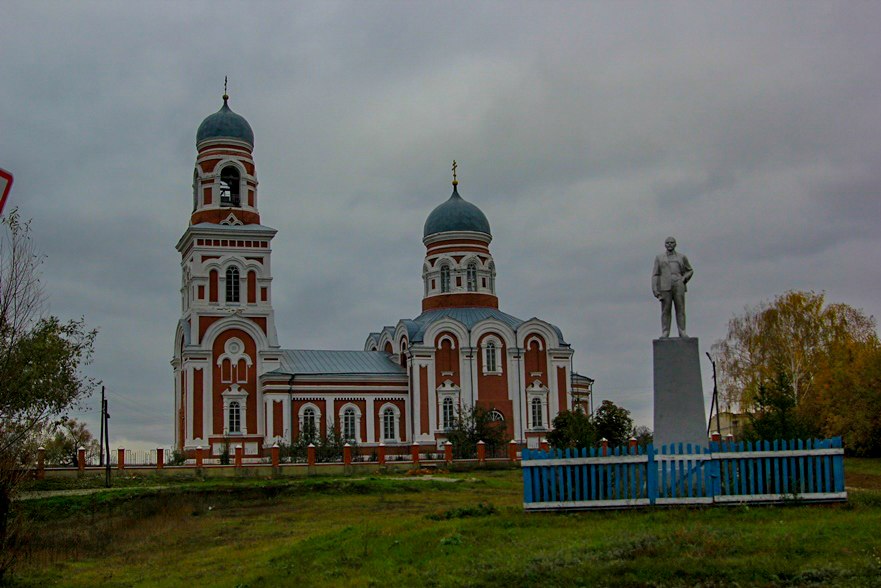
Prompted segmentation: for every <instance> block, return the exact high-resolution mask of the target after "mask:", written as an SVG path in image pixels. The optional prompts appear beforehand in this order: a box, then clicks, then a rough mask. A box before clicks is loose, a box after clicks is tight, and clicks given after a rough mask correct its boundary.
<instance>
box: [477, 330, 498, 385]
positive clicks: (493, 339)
mask: <svg viewBox="0 0 881 588" xmlns="http://www.w3.org/2000/svg"><path fill="white" fill-rule="evenodd" d="M490 342H492V343H493V345H494V346H495V347H494V355H495V364H496V366H495V367H496V369H494V370H490V369H489V362H488V361H487V351H488V348H487V344H488V343H490ZM480 353H481V354H482V355H483V362H482V363H483V365H482V366H481V367H482V372H483V375H484V376H501V375H502V372H503V369H502V342H501V341H500V340H499V339H498V337H495V336H490V337H487V338H486V339H484V340H483V344H482V345H481V346H480Z"/></svg>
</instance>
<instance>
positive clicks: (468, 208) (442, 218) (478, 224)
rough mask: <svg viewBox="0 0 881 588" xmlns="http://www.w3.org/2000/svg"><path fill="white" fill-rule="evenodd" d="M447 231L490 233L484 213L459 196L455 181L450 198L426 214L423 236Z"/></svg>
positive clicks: (426, 236)
mask: <svg viewBox="0 0 881 588" xmlns="http://www.w3.org/2000/svg"><path fill="white" fill-rule="evenodd" d="M449 231H457V232H460V231H473V232H476V233H486V234H487V235H492V233H490V231H489V221H488V220H486V215H485V214H483V212H482V211H481V210H480V209H479V208H477V207H476V206H474V205H473V204H471V203H470V202H467V201H465V200H464V199H463V198H462V197H461V196H459V190H458V187H457V185H456V183H454V184H453V194H452V195H451V196H450V199H449V200H447V201H446V202H444V203H443V204H441V205H440V206H438V207H437V208H435V209H434V210H432V211H431V214H429V215H428V219H427V220H426V221H425V230H424V233H423V238H428V237H429V236H431V235H435V234H437V233H446V232H449Z"/></svg>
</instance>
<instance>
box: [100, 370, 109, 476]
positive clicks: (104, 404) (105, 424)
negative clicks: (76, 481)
mask: <svg viewBox="0 0 881 588" xmlns="http://www.w3.org/2000/svg"><path fill="white" fill-rule="evenodd" d="M101 396H102V398H101V404H102V407H101V408H102V413H103V415H104V418H103V419H101V428H102V430H103V431H104V451H106V452H107V458H106V459H105V460H104V468H105V469H104V485H105V486H106V487H107V488H110V422H109V421H110V413H109V412H108V411H107V399H106V398H103V396H104V387H103V386H102V387H101Z"/></svg>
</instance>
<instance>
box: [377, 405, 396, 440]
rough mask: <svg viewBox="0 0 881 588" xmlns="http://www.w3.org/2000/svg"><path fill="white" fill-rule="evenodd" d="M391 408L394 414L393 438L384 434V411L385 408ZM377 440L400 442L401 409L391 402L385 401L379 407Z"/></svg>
mask: <svg viewBox="0 0 881 588" xmlns="http://www.w3.org/2000/svg"><path fill="white" fill-rule="evenodd" d="M389 408H390V409H392V414H393V415H394V419H395V422H394V432H395V436H394V438H389V437H386V436H385V411H386V409H389ZM379 429H380V430H379V440H380V441H382V442H387V441H390V442H393V443H400V442H401V409H399V408H398V407H397V406H395V405H394V404H392V403H391V402H387V403H385V404H383V405H382V406H380V407H379Z"/></svg>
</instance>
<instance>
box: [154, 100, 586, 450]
mask: <svg viewBox="0 0 881 588" xmlns="http://www.w3.org/2000/svg"><path fill="white" fill-rule="evenodd" d="M228 100H229V97H228V96H226V95H224V96H223V106H222V107H221V109H220V110H219V111H217V112H216V113H214V114H212V115H210V116H209V117H207V118H206V119H205V120H204V121H202V124H201V125H200V126H199V129H198V132H197V133H196V150H197V156H196V167H195V171H194V172H193V212H192V215H191V216H190V223H189V226H188V227H187V229H186V231H184V234H183V236H182V237H181V239H180V241H179V242H178V244H177V250H178V251H179V252H180V254H181V277H182V280H181V309H182V311H181V317H180V320H179V321H178V326H177V331H176V334H175V341H174V359H173V360H172V365H173V367H174V395H175V406H176V407H177V410H176V416H175V446H176V447H178V448H179V449H183V450H187V451H192V450H194V449H195V448H196V447H203V448H210V454H211V455H212V456H217V455H219V453H220V452H221V450H222V449H221V448H222V445H223V444H224V443H225V442H226V440H233V441H235V442H236V443H237V444H238V443H240V444H242V446H243V447H244V451H245V457H251V458H254V457H258V456H262V455H264V454H265V453H266V450H267V449H268V447H270V446H272V445H273V444H274V443H291V442H292V441H294V440H296V438H297V436H298V435H299V434H300V432H301V431H304V430H307V429H309V430H315V431H318V432H320V434H326V432H327V430H328V428H329V427H331V426H335V427H336V428H337V430H338V431H340V432H341V433H342V435H343V437H345V438H346V439H349V440H351V441H353V442H355V443H358V444H359V445H361V446H373V445H378V444H379V443H384V444H385V445H395V444H407V445H412V444H413V443H414V442H417V443H418V444H420V445H422V446H424V447H425V450H426V451H435V448H436V447H437V446H438V445H440V444H442V443H443V442H444V441H445V429H446V428H447V427H449V426H450V425H451V424H452V422H453V418H454V416H455V415H456V412H457V410H458V407H460V406H468V407H470V406H473V405H475V404H476V405H481V406H483V407H484V408H486V409H488V410H491V411H492V414H493V416H494V418H496V419H497V420H499V421H503V422H504V423H505V427H506V429H507V433H508V436H509V437H511V438H512V439H516V440H518V441H521V442H522V443H528V444H529V445H536V444H537V443H538V441H539V440H540V439H541V438H542V437H543V436H544V435H545V434H547V431H548V428H549V426H550V423H551V421H552V420H553V418H554V416H555V415H556V414H557V413H558V412H559V411H560V410H563V409H566V408H571V407H572V406H573V403H574V402H576V401H578V400H577V399H583V398H585V397H586V394H588V393H589V390H590V385H591V383H592V381H591V380H590V379H589V378H587V377H585V376H581V375H579V374H576V373H573V371H572V355H573V350H572V348H571V347H570V345H569V344H568V343H566V342H565V340H564V339H563V333H562V332H561V331H560V329H559V328H558V327H556V326H554V325H552V324H550V323H547V322H545V321H543V320H540V319H538V318H531V319H529V320H522V319H519V318H516V317H514V316H511V315H509V314H507V313H505V312H502V311H501V310H499V299H498V294H497V292H496V266H495V263H494V261H493V257H492V254H491V253H490V249H489V245H490V242H491V241H492V234H491V232H490V226H489V222H488V221H487V218H486V216H485V215H484V214H483V212H482V211H481V210H480V209H479V208H478V207H477V206H475V205H474V204H471V203H470V202H467V201H466V200H464V199H463V198H462V197H461V196H460V195H459V192H458V186H457V184H458V182H457V181H456V179H455V168H454V179H453V193H452V195H451V196H450V197H449V199H448V200H446V201H445V202H443V203H442V204H440V205H439V206H437V207H436V208H435V209H434V210H433V211H432V212H431V214H429V215H428V219H427V220H426V221H425V227H424V231H423V238H422V243H423V244H424V246H425V261H424V263H423V265H422V281H423V285H424V294H423V298H422V314H420V315H419V316H417V317H416V318H413V319H409V318H405V319H400V320H398V322H397V324H395V325H394V326H387V327H383V328H381V329H380V330H379V331H377V332H375V333H370V334H369V335H368V336H367V340H366V342H365V343H364V349H363V351H327V350H314V349H285V348H282V347H281V345H280V344H279V342H278V336H277V334H276V329H275V314H274V312H273V309H272V271H271V263H270V260H271V255H272V246H271V244H272V238H273V237H274V236H275V233H276V231H275V229H272V228H270V227H268V226H265V225H263V224H261V222H260V212H259V199H258V192H257V176H256V167H255V164H254V158H253V149H254V133H253V131H252V130H251V126H250V125H249V124H248V122H247V121H246V120H245V119H244V118H243V117H242V116H240V115H238V114H236V113H235V112H233V111H232V110H231V109H230V108H229V105H228ZM414 277H415V276H414Z"/></svg>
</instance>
